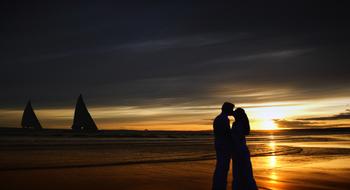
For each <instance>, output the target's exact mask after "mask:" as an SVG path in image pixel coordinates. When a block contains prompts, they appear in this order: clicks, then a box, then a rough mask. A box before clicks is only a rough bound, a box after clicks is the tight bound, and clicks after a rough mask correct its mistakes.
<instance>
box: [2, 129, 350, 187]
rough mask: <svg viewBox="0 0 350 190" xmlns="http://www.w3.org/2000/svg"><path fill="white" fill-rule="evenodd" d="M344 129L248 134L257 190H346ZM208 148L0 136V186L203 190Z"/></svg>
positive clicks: (348, 157)
mask: <svg viewBox="0 0 350 190" xmlns="http://www.w3.org/2000/svg"><path fill="white" fill-rule="evenodd" d="M347 131H348V130H342V131H332V130H327V133H324V132H325V131H300V132H295V131H294V132H281V133H262V132H260V133H256V134H254V133H253V134H252V135H251V136H250V137H249V138H248V144H249V148H250V151H251V155H252V163H253V168H254V174H255V178H256V181H257V184H258V186H259V189H274V190H275V189H276V190H279V189H281V190H282V189H283V190H289V189H302V190H303V189H348V186H349V185H350V166H349V165H348V163H349V161H350V138H349V137H350V135H349V134H350V133H348V132H347ZM139 133H144V132H139ZM148 133H149V132H148ZM131 136H132V137H131ZM212 143H213V139H212V137H211V135H210V134H208V133H203V134H200V133H195V134H183V133H176V134H173V133H171V134H170V135H169V134H167V133H166V134H163V133H162V134H161V135H160V134H159V133H153V134H152V135H151V136H147V135H146V136H143V137H134V134H133V135H129V137H128V136H124V137H118V138H116V137H106V135H102V136H99V137H96V136H94V135H90V136H89V137H72V136H69V137H68V136H67V135H61V136H58V135H47V134H44V135H36V136H31V135H24V136H20V137H19V136H16V135H2V136H1V152H0V156H1V159H0V179H1V180H0V184H1V189H25V188H26V189H67V188H69V189H71V188H79V189H132V190H138V189H170V190H173V189H174V190H175V189H190V190H191V189H211V180H212V174H213V170H214V167H215V154H214V149H213V145H212ZM229 176H231V174H230V175H229ZM228 181H229V184H230V182H231V177H229V179H228ZM229 188H230V185H229V187H228V189H229Z"/></svg>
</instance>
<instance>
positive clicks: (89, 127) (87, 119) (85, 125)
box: [72, 94, 98, 131]
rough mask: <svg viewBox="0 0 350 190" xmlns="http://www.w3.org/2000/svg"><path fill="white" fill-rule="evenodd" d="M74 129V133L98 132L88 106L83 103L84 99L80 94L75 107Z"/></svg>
mask: <svg viewBox="0 0 350 190" xmlns="http://www.w3.org/2000/svg"><path fill="white" fill-rule="evenodd" d="M72 129H73V130H74V131H97V130H98V129H97V126H96V124H95V122H94V120H93V119H92V117H91V115H90V113H89V111H88V109H87V108H86V105H85V103H84V101H83V97H82V95H81V94H80V95H79V97H78V101H77V104H76V106H75V112H74V119H73V125H72Z"/></svg>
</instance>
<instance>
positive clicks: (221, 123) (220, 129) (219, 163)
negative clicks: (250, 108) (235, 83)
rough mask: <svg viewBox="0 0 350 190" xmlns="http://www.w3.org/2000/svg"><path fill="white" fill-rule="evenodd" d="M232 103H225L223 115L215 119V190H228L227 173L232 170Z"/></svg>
mask: <svg viewBox="0 0 350 190" xmlns="http://www.w3.org/2000/svg"><path fill="white" fill-rule="evenodd" d="M234 107H235V106H234V105H233V104H232V103H229V102H225V103H224V104H223V105H222V108H221V113H220V114H219V115H218V116H217V117H216V118H215V119H214V123H213V128H214V136H215V150H216V168H215V172H214V177H213V190H226V185H227V173H228V171H229V170H230V160H231V144H232V143H231V130H230V120H229V118H228V116H229V115H232V114H233V108H234Z"/></svg>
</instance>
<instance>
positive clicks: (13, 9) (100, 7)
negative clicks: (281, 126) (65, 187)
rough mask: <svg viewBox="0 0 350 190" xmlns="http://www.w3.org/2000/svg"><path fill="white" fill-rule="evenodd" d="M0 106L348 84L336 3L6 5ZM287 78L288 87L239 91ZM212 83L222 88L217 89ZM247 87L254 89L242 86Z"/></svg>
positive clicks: (342, 23) (281, 83)
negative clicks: (78, 97)
mask: <svg viewBox="0 0 350 190" xmlns="http://www.w3.org/2000/svg"><path fill="white" fill-rule="evenodd" d="M1 7H2V8H1V9H2V11H1V21H2V23H4V24H3V26H2V28H4V30H3V31H2V32H1V34H2V35H1V37H0V40H1V41H2V43H1V45H0V50H1V51H2V56H1V57H0V64H1V70H0V87H1V91H2V93H1V94H0V103H1V104H0V107H1V108H18V107H22V106H24V104H25V102H26V101H27V99H32V100H33V104H34V105H37V107H55V106H57V107H68V106H71V105H74V103H75V100H76V97H77V96H78V94H79V93H83V94H84V95H85V96H86V99H87V102H89V105H91V106H103V105H110V106H112V105H145V106H147V105H154V106H156V105H179V104H185V105H186V104H192V105H195V104H197V105H211V104H220V103H221V102H222V100H223V99H227V98H230V99H233V100H235V101H236V102H259V101H269V100H270V101H271V100H273V101H277V100H289V99H312V98H321V97H338V96H347V94H348V93H349V91H350V88H349V87H348V84H349V82H350V77H349V76H350V75H349V74H348V70H349V64H348V62H349V61H350V56H349V54H348V49H349V45H348V44H349V35H348V34H349V33H350V31H349V27H348V24H347V23H348V20H347V17H345V14H346V13H347V12H348V11H347V10H346V9H345V7H346V6H344V5H342V4H341V3H339V2H337V3H327V4H323V3H320V2H318V3H306V2H302V3H296V2H294V1H287V2H284V3H277V2H274V3H266V2H264V3H262V4H261V3H257V4H253V5H252V4H249V5H248V4H247V5H246V4H242V3H215V4H213V3H196V4H195V3H193V2H186V3H185V2H173V3H165V2H162V1H154V2H152V3H149V2H147V3H146V2H139V3H136V4H135V3H121V2H119V1H118V3H112V2H110V3H84V4H82V3H81V4H74V3H69V4H63V3H55V4H53V3H49V4H43V3H28V2H27V3H17V4H13V3H11V4H4V6H1ZM247 89H250V91H249V93H252V94H259V93H258V92H260V93H261V92H268V91H273V90H276V89H288V91H287V92H286V93H281V94H278V93H277V94H272V95H271V94H270V95H258V96H248V97H247V96H239V95H238V94H242V92H241V90H247ZM218 94H219V95H220V96H218ZM246 95H249V94H246Z"/></svg>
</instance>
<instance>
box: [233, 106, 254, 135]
mask: <svg viewBox="0 0 350 190" xmlns="http://www.w3.org/2000/svg"><path fill="white" fill-rule="evenodd" d="M233 116H234V117H235V120H236V122H238V123H240V125H241V126H242V127H243V131H244V135H249V132H250V124H249V119H248V116H247V114H246V113H245V111H244V109H243V108H237V109H236V110H235V111H234V113H233Z"/></svg>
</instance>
